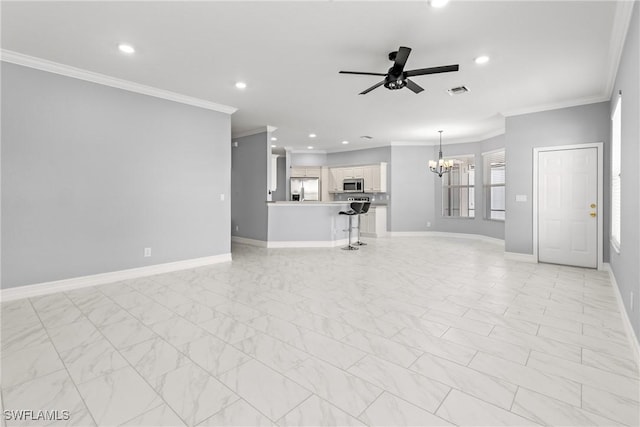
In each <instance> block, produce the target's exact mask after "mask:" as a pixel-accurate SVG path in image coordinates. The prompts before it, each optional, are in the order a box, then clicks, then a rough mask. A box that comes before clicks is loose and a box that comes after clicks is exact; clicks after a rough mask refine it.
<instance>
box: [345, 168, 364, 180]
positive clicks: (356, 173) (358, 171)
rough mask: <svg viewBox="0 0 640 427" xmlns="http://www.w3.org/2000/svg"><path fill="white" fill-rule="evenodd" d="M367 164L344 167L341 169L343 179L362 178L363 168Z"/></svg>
mask: <svg viewBox="0 0 640 427" xmlns="http://www.w3.org/2000/svg"><path fill="white" fill-rule="evenodd" d="M365 167H367V166H355V167H346V168H340V169H342V175H343V176H342V178H343V179H354V178H364V169H365Z"/></svg>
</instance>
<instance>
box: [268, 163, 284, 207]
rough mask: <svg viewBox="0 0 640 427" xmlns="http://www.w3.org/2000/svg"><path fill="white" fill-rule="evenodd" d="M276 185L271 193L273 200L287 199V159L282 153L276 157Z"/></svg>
mask: <svg viewBox="0 0 640 427" xmlns="http://www.w3.org/2000/svg"><path fill="white" fill-rule="evenodd" d="M277 165H278V185H277V186H276V191H274V192H273V193H272V194H271V200H273V201H274V202H277V201H282V200H287V194H286V192H287V184H286V183H287V159H286V158H285V156H284V155H282V156H279V157H278V161H277Z"/></svg>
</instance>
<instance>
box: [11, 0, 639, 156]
mask: <svg viewBox="0 0 640 427" xmlns="http://www.w3.org/2000/svg"><path fill="white" fill-rule="evenodd" d="M622 3H624V2H622ZM620 4H621V2H615V1H585V2H581V1H531V2H528V1H496V2H491V1H456V0H452V1H451V2H450V3H449V4H448V5H447V6H446V7H444V8H442V9H434V8H432V7H430V6H429V5H428V3H426V2H425V1H402V2H401V1H380V2H343V1H295V2H293V1H290V2H270V1H260V2H243V1H234V2H204V1H198V2H164V1H156V2H78V1H76V2H55V1H46V2H7V1H3V2H2V48H3V49H8V50H11V51H15V52H20V53H23V54H26V55H31V56H35V57H38V58H43V59H47V60H50V61H55V62H59V63H62V64H66V65H70V66H74V67H78V68H82V69H86V70H90V71H94V72H98V73H102V74H106V75H109V76H113V77H118V78H121V79H125V80H130V81H133V82H137V83H140V84H144V85H149V86H153V87H157V88H161V89H165V90H170V91H173V92H178V93H181V94H185V95H189V96H193V97H197V98H201V99H204V100H208V101H212V102H216V103H220V104H226V105H230V106H233V107H237V108H239V110H238V111H237V112H236V113H234V114H233V116H232V129H233V132H234V134H239V133H243V132H247V131H250V130H253V129H257V128H260V127H264V126H266V125H270V126H275V127H277V128H278V130H277V131H276V132H275V133H274V136H277V137H278V141H277V143H276V144H278V145H279V146H288V147H292V148H293V149H306V147H307V146H308V145H313V146H314V147H315V148H316V149H322V150H328V151H335V150H342V149H356V148H363V147H365V146H367V147H368V146H379V145H388V144H389V143H390V142H409V143H412V142H416V143H418V142H429V141H431V142H433V141H435V140H437V136H438V134H437V130H439V129H443V130H444V131H445V132H444V137H443V138H444V142H445V143H446V142H454V141H455V142H458V141H469V140H478V139H481V138H484V137H486V136H491V135H495V134H499V133H501V132H503V130H504V116H505V115H508V114H512V113H519V112H529V111H538V110H543V109H549V108H554V107H562V106H568V105H577V104H582V103H587V102H595V101H601V100H605V99H608V98H609V95H610V90H611V84H612V80H613V76H614V75H615V70H616V67H617V62H618V58H619V53H620V50H621V46H622V43H623V41H624V33H625V30H626V28H627V25H628V19H629V18H628V16H629V15H628V14H627V13H626V12H625V10H627V9H630V8H628V7H626V8H625V7H621V6H620ZM621 11H622V12H621ZM121 42H128V43H130V44H132V45H133V46H135V48H136V53H135V54H134V55H131V56H127V55H124V54H122V53H120V52H119V51H118V50H117V48H116V46H117V44H118V43H121ZM401 45H402V46H409V47H411V48H413V52H412V53H411V56H410V57H409V60H408V62H407V66H406V69H413V68H425V67H432V66H438V65H449V64H460V71H459V72H457V73H448V74H438V75H431V76H419V77H415V78H413V80H414V81H415V82H416V83H418V84H419V85H421V86H422V87H424V88H425V91H424V92H422V93H420V94H417V95H416V94H414V93H412V92H411V91H409V90H408V89H402V90H400V91H390V90H387V89H385V88H383V87H381V88H378V89H376V90H374V91H373V92H371V93H370V94H368V95H358V93H359V92H360V91H362V90H364V89H366V88H367V87H369V86H371V85H373V84H374V83H376V82H377V81H379V80H380V78H378V77H374V76H352V75H339V74H338V71H339V70H354V71H372V72H382V73H384V72H386V71H387V69H388V68H389V66H390V65H391V62H389V60H388V58H387V54H388V53H389V52H390V51H393V50H397V48H398V47H399V46H401ZM483 54H485V55H489V56H490V57H491V61H490V62H489V63H488V64H485V65H481V66H480V65H476V64H475V63H474V61H473V59H474V58H475V57H477V56H479V55H483ZM239 80H242V81H245V82H246V83H247V85H248V87H247V89H245V90H244V91H240V90H238V89H236V88H235V86H234V83H235V82H236V81H239ZM459 85H466V86H467V87H469V88H470V89H471V92H469V93H467V94H464V95H459V96H450V95H448V93H447V92H446V90H447V89H449V88H451V87H454V86H459ZM311 132H313V133H316V134H317V135H318V137H317V138H315V139H313V140H311V139H310V138H309V137H308V136H307V135H308V134H309V133H311ZM361 135H371V136H373V137H374V139H373V141H370V142H365V141H364V140H362V139H360V138H359V137H360V136H361ZM342 140H348V141H350V144H349V145H342V144H341V141H342Z"/></svg>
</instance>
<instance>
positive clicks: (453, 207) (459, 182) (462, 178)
mask: <svg viewBox="0 0 640 427" xmlns="http://www.w3.org/2000/svg"><path fill="white" fill-rule="evenodd" d="M450 160H451V159H450ZM453 162H454V165H453V168H452V169H451V171H450V172H449V173H446V174H444V175H442V216H446V217H463V218H473V217H475V189H474V184H475V164H474V158H473V156H463V157H462V159H458V160H453Z"/></svg>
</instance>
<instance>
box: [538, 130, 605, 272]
mask: <svg viewBox="0 0 640 427" xmlns="http://www.w3.org/2000/svg"><path fill="white" fill-rule="evenodd" d="M580 148H596V150H597V155H598V177H597V182H598V200H597V201H596V204H597V214H598V215H597V219H598V225H597V227H598V236H597V248H596V249H597V253H598V254H597V268H598V270H604V261H603V259H602V258H603V252H604V246H603V245H604V243H603V240H602V239H603V224H604V218H603V215H602V213H603V212H604V209H603V206H602V203H603V201H604V197H603V187H604V143H602V142H591V143H587V144H571V145H556V146H552V147H536V148H534V149H533V257H534V259H535V262H539V259H538V155H539V153H541V152H544V151H564V150H575V149H580Z"/></svg>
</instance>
